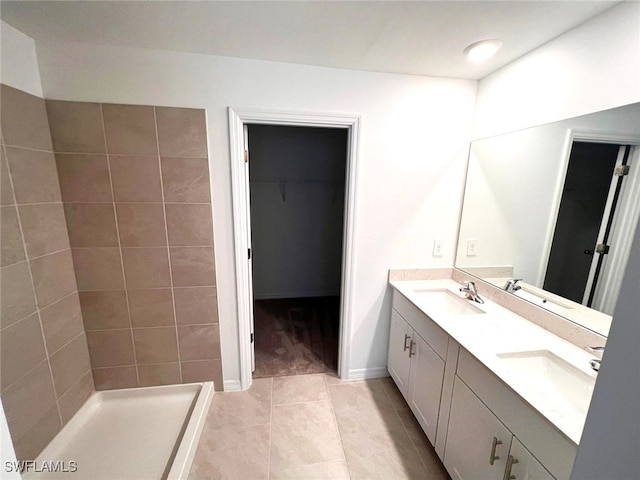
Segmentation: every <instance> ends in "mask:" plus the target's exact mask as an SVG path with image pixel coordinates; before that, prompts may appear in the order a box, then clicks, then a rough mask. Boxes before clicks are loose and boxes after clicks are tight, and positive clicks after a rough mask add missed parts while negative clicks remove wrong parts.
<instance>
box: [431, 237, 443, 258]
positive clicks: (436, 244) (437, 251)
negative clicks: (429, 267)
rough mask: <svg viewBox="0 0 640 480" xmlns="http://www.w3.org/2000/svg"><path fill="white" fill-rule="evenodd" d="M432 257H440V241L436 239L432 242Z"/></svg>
mask: <svg viewBox="0 0 640 480" xmlns="http://www.w3.org/2000/svg"><path fill="white" fill-rule="evenodd" d="M433 256H434V257H441V256H442V240H440V239H436V240H434V241H433Z"/></svg>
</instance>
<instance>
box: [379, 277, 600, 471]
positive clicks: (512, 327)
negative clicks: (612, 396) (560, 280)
mask: <svg viewBox="0 0 640 480" xmlns="http://www.w3.org/2000/svg"><path fill="white" fill-rule="evenodd" d="M458 273H460V272H458ZM390 285H391V286H392V287H393V309H392V313H391V328H390V338H389V354H388V369H389V373H390V374H391V376H392V377H393V379H394V381H395V382H396V384H397V386H398V388H399V389H400V391H401V392H402V395H403V396H404V397H405V399H406V401H407V403H408V404H409V406H410V408H411V410H412V412H413V414H414V415H415V417H416V419H417V420H418V422H419V423H420V425H421V426H422V428H423V430H424V432H425V433H426V435H427V437H428V438H429V441H430V442H431V443H432V444H433V445H434V447H435V450H436V452H437V454H438V456H439V457H440V459H441V460H442V462H443V464H444V466H445V467H446V469H447V471H448V472H449V474H450V475H451V477H452V478H454V479H464V480H466V479H483V480H489V479H552V478H556V479H568V478H569V477H570V474H571V469H572V466H573V462H574V459H575V455H576V450H577V445H578V443H579V440H580V436H581V434H582V429H583V427H584V421H585V418H586V415H587V410H588V407H589V403H590V400H591V395H592V392H593V386H594V383H595V379H596V375H597V374H596V372H595V371H593V370H592V369H591V367H590V364H589V362H590V360H591V359H593V358H594V355H593V354H590V353H588V352H587V351H586V350H584V349H583V348H580V347H579V346H576V345H575V344H573V343H571V342H569V341H567V340H565V339H563V338H560V337H559V336H557V335H554V334H553V333H551V332H549V331H548V330H545V329H543V328H541V327H540V326H538V325H537V324H535V323H533V322H530V321H528V320H526V319H525V318H523V317H522V316H520V315H518V314H516V313H514V312H513V311H511V310H509V309H507V308H505V307H503V306H501V305H500V304H498V303H497V302H496V301H492V300H490V299H488V298H487V295H486V293H490V294H491V292H489V290H490V289H492V288H495V287H493V286H491V285H489V284H483V285H482V286H480V287H479V293H480V295H481V296H482V298H483V299H484V301H485V302H484V303H483V304H479V303H476V302H472V301H471V300H468V299H467V298H465V296H464V295H463V294H461V293H460V291H459V289H460V287H461V285H460V283H458V282H457V281H455V280H453V279H451V278H446V279H437V280H393V277H392V280H391V281H390ZM489 296H491V295H489ZM499 296H500V294H499V293H497V294H494V298H499Z"/></svg>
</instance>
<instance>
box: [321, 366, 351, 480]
mask: <svg viewBox="0 0 640 480" xmlns="http://www.w3.org/2000/svg"><path fill="white" fill-rule="evenodd" d="M324 383H325V387H326V389H327V395H328V396H329V405H330V407H331V416H332V417H333V423H334V425H335V427H336V431H337V432H338V438H339V439H340V448H341V449H342V458H343V459H344V463H345V465H346V466H347V471H348V472H349V478H351V469H350V467H349V461H348V460H347V452H346V450H345V448H344V440H343V439H342V433H341V432H340V425H338V417H337V416H336V411H335V409H334V408H333V399H332V398H331V394H330V393H329V386H328V385H327V377H326V375H325V378H324Z"/></svg>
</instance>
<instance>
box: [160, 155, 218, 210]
mask: <svg viewBox="0 0 640 480" xmlns="http://www.w3.org/2000/svg"><path fill="white" fill-rule="evenodd" d="M161 162H162V186H163V188H164V201H165V202H190V203H210V201H211V186H210V184H209V161H208V160H207V159H206V158H172V157H163V158H162V159H161Z"/></svg>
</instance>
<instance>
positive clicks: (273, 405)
mask: <svg viewBox="0 0 640 480" xmlns="http://www.w3.org/2000/svg"><path fill="white" fill-rule="evenodd" d="M448 478H449V477H448V475H447V473H446V471H445V470H444V468H443V467H442V464H441V463H440V461H439V459H438V457H437V455H436V453H435V451H434V450H433V448H432V447H431V445H430V443H429V441H428V440H427V438H426V436H425V435H424V433H423V432H422V429H421V428H420V426H419V425H418V423H417V421H416V420H415V418H414V417H413V414H412V413H411V411H410V410H409V407H408V405H407V404H406V403H405V401H404V399H403V398H402V396H401V394H400V392H399V391H398V389H397V388H396V386H395V384H394V383H393V380H391V378H383V379H376V380H365V381H354V382H343V381H341V380H340V379H339V378H337V377H336V376H335V375H334V374H313V375H299V376H286V377H275V378H262V379H254V381H253V385H252V387H251V388H250V389H249V390H247V391H244V392H226V393H216V395H215V396H214V398H213V402H212V404H211V409H210V411H209V415H208V417H207V420H206V424H205V427H204V431H203V433H202V437H201V439H200V444H199V445H198V449H197V452H196V456H195V459H194V462H193V466H192V468H191V472H190V474H189V479H190V480H204V479H206V480H214V479H215V480H222V479H224V480H236V479H238V480H239V479H242V480H254V479H255V480H261V479H264V480H267V479H269V480H275V479H278V480H284V479H295V480H300V479H316V480H319V479H327V480H329V479H331V480H333V479H335V480H342V479H354V480H356V479H385V480H392V479H426V480H446V479H448Z"/></svg>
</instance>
